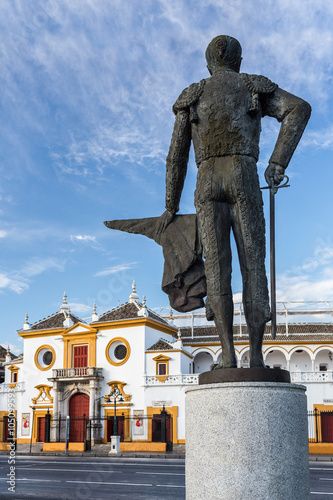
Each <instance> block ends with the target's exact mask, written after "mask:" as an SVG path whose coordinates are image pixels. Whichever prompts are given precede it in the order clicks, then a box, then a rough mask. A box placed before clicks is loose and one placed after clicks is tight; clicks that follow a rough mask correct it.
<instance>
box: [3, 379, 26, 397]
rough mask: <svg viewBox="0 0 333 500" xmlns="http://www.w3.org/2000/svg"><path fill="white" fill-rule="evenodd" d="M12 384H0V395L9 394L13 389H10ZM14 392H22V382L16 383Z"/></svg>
mask: <svg viewBox="0 0 333 500" xmlns="http://www.w3.org/2000/svg"><path fill="white" fill-rule="evenodd" d="M11 385H12V384H5V383H2V384H0V394H3V393H6V392H9V390H10V391H12V390H13V389H11V388H10V386H11ZM14 389H15V392H24V390H25V389H24V382H17V383H16V384H15V387H14Z"/></svg>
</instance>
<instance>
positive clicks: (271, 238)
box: [261, 175, 289, 339]
mask: <svg viewBox="0 0 333 500" xmlns="http://www.w3.org/2000/svg"><path fill="white" fill-rule="evenodd" d="M283 179H286V181H285V182H284V183H283V184H280V185H279V186H276V185H275V184H274V183H273V181H271V183H270V185H269V186H265V187H262V188H261V189H269V247H270V271H271V315H272V319H271V334H272V338H273V339H275V337H276V276H275V194H276V193H277V191H278V189H280V188H285V187H289V184H288V182H289V177H288V176H287V175H284V176H283Z"/></svg>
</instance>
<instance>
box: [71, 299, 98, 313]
mask: <svg viewBox="0 0 333 500" xmlns="http://www.w3.org/2000/svg"><path fill="white" fill-rule="evenodd" d="M68 305H69V307H70V309H71V312H73V313H77V314H80V313H88V312H89V313H90V312H91V310H92V307H91V306H87V304H81V303H79V302H70V303H69V304H68Z"/></svg>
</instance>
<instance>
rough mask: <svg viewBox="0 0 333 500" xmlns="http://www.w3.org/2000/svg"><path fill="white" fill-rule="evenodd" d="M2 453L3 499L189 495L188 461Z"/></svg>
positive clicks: (79, 499)
mask: <svg viewBox="0 0 333 500" xmlns="http://www.w3.org/2000/svg"><path fill="white" fill-rule="evenodd" d="M9 467H10V465H9V464H8V457H6V456H1V457H0V498H1V499H9V498H11V499H12V500H21V499H42V500H65V499H66V500H67V499H68V500H70V499H71V500H73V499H77V500H105V499H108V500H109V499H123V498H125V499H133V500H134V499H135V500H136V499H161V498H163V499H164V498H165V499H173V500H178V499H179V500H183V499H185V467H184V460H177V459H170V460H169V459H141V458H140V459H137V458H116V457H112V458H97V457H96V458H95V457H94V458H86V457H77V458H74V457H50V456H48V457H29V456H25V457H24V456H20V455H18V456H17V457H16V463H15V476H16V477H15V480H16V481H15V482H16V487H15V493H13V492H11V491H8V487H10V484H8V483H7V480H8V477H6V474H8V472H9Z"/></svg>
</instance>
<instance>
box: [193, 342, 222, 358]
mask: <svg viewBox="0 0 333 500" xmlns="http://www.w3.org/2000/svg"><path fill="white" fill-rule="evenodd" d="M196 345H197V344H196ZM207 345H208V344H207ZM209 345H212V344H209ZM193 347H195V345H193ZM199 349H206V351H211V352H212V353H213V354H216V352H217V351H216V352H215V351H213V349H211V348H210V347H207V346H203V345H202V344H200V347H197V348H196V349H194V351H193V352H192V356H193V354H194V353H195V352H196V351H199ZM202 352H205V351H204V350H203V351H202ZM193 357H194V356H193Z"/></svg>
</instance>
